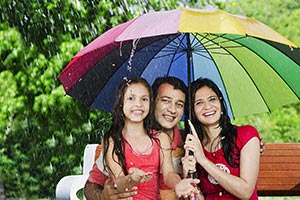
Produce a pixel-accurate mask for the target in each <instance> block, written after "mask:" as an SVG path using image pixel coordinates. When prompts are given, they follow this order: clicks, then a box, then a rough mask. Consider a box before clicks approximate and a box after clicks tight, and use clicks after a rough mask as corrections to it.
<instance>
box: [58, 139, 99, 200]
mask: <svg viewBox="0 0 300 200" xmlns="http://www.w3.org/2000/svg"><path fill="white" fill-rule="evenodd" d="M97 145H98V144H88V145H86V147H85V149H84V155H83V157H84V159H83V170H82V175H68V176H64V177H62V178H61V179H60V180H59V182H58V184H57V185H56V191H55V195H56V199H57V200H79V198H78V197H77V192H78V191H79V190H81V189H83V188H84V185H85V183H86V181H87V179H88V177H89V172H90V170H91V169H92V167H93V164H94V157H95V151H96V147H97ZM83 196H84V195H83ZM83 199H85V197H83Z"/></svg>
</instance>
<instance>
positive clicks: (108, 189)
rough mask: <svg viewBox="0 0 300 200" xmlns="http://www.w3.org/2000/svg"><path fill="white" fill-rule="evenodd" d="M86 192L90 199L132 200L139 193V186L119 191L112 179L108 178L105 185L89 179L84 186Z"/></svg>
mask: <svg viewBox="0 0 300 200" xmlns="http://www.w3.org/2000/svg"><path fill="white" fill-rule="evenodd" d="M84 194H85V196H86V198H87V199H88V200H125V199H127V200H131V199H132V196H134V195H136V194H137V187H136V186H134V187H132V188H130V189H128V190H127V191H124V192H118V190H117V189H116V188H114V185H113V183H112V179H111V178H108V179H107V180H106V181H105V183H104V187H103V189H102V187H101V186H100V185H98V184H96V183H92V182H89V181H87V182H86V184H85V187H84Z"/></svg>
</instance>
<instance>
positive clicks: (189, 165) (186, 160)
mask: <svg viewBox="0 0 300 200" xmlns="http://www.w3.org/2000/svg"><path fill="white" fill-rule="evenodd" d="M181 163H182V171H183V172H182V173H183V177H184V178H186V177H187V175H188V172H189V171H190V170H195V168H196V159H195V157H194V156H193V155H189V152H188V151H185V155H184V157H182V158H181Z"/></svg>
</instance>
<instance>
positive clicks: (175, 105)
mask: <svg viewBox="0 0 300 200" xmlns="http://www.w3.org/2000/svg"><path fill="white" fill-rule="evenodd" d="M184 103H185V94H184V93H183V92H182V91H181V90H179V89H174V87H173V86H172V85H170V84H168V83H163V84H161V85H160V86H159V88H158V91H157V97H156V99H155V111H154V113H155V119H156V121H157V122H158V123H159V124H160V125H161V127H162V128H163V129H166V130H168V129H172V128H174V127H175V126H176V125H177V123H178V122H179V121H180V119H181V117H182V115H183V112H184Z"/></svg>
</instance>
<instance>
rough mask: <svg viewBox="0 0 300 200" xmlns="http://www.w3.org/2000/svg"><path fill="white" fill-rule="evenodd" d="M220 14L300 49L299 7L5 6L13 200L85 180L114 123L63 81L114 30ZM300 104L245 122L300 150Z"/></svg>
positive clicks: (1, 39) (1, 100)
mask: <svg viewBox="0 0 300 200" xmlns="http://www.w3.org/2000/svg"><path fill="white" fill-rule="evenodd" d="M208 4H209V5H214V6H218V7H219V8H221V9H224V10H226V11H229V12H231V13H235V14H241V15H247V16H249V17H253V18H256V19H258V20H260V21H262V22H264V23H265V24H267V25H269V26H270V27H272V28H274V29H275V30H276V31H278V32H279V33H281V34H282V35H284V36H285V37H287V38H288V39H290V40H291V41H292V42H294V43H295V44H297V45H298V46H299V44H300V38H299V35H300V24H299V22H298V20H299V19H298V18H299V16H300V3H299V0H285V1H281V0H272V1H267V0H265V1H264V0H243V1H238V0H236V1H234V0H232V1H217V0H215V1H213V0H210V1H209V0H208V1H196V0H186V1H183V0H182V1H176V0H144V1H137V0H124V1H119V0H113V1H108V0H107V1H106V0H100V1H97V0H67V1H65V0H52V1H51V0H31V1H15V0H0V13H1V14H0V19H1V20H0V152H1V153H0V179H2V180H3V182H4V187H5V195H6V197H8V198H24V199H37V198H54V197H55V187H56V184H57V182H58V181H59V179H60V178H62V177H63V176H66V175H69V174H80V173H81V170H82V155H83V149H84V147H85V145H86V144H87V143H97V142H99V141H100V139H101V136H102V135H103V133H104V132H105V131H106V130H107V128H108V125H109V123H110V115H109V114H108V113H104V112H101V111H97V110H93V109H89V108H86V107H84V106H82V105H80V104H79V103H78V102H76V101H75V100H73V99H72V98H71V97H69V96H66V95H65V92H64V90H63V88H62V86H61V84H60V83H59V81H58V79H57V76H58V74H59V73H60V71H61V70H62V69H63V68H64V67H65V66H66V65H67V63H68V62H69V61H70V60H71V58H72V56H73V55H75V54H76V53H77V52H78V51H79V50H80V49H81V48H83V47H84V46H85V45H87V44H88V43H89V42H91V41H92V40H93V39H95V38H96V37H97V36H98V35H100V34H101V33H103V32H104V31H106V30H108V29H109V28H111V27H113V26H115V25H117V24H120V23H122V22H124V21H127V20H128V19H132V18H133V17H135V16H137V15H138V14H141V13H143V12H147V11H152V10H161V9H165V10H169V9H173V8H177V7H179V6H189V7H193V8H203V7H205V6H207V5H208ZM299 113H300V104H296V105H291V106H287V107H284V108H282V109H279V110H276V111H275V112H274V113H272V114H270V115H269V114H261V115H255V116H248V117H245V118H242V119H237V120H236V121H235V123H237V124H241V123H250V124H252V125H254V126H255V127H256V128H257V129H258V130H259V132H260V134H261V135H262V136H263V138H264V141H265V142H300V116H299V115H300V114H299Z"/></svg>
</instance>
